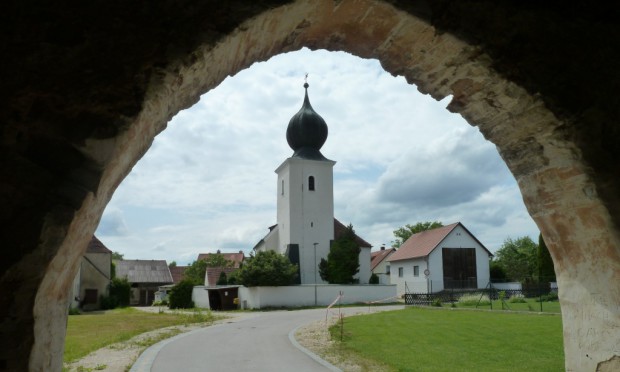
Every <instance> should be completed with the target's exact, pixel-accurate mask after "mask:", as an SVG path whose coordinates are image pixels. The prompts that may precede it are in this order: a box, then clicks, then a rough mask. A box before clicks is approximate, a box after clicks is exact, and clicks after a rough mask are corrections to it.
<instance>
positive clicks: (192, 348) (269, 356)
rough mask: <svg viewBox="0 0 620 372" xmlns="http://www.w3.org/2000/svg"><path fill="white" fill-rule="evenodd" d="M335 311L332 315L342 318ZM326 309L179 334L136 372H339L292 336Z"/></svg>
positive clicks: (254, 317)
mask: <svg viewBox="0 0 620 372" xmlns="http://www.w3.org/2000/svg"><path fill="white" fill-rule="evenodd" d="M402 308H403V306H398V305H396V306H382V307H372V308H368V307H354V308H342V309H341V311H342V312H343V313H344V314H345V315H353V314H356V313H368V312H377V311H385V310H396V309H402ZM337 311H338V309H335V310H334V309H332V310H331V311H330V314H329V316H337ZM325 316H326V310H325V309H312V310H296V311H270V312H251V313H241V315H240V316H239V317H235V318H233V319H231V320H230V321H228V322H226V323H222V324H217V325H214V326H210V327H206V328H201V329H198V330H195V331H192V332H188V333H184V334H180V335H178V336H175V337H173V338H171V339H168V340H165V341H162V342H160V343H158V344H155V345H153V346H151V347H150V348H148V349H147V350H145V351H144V353H142V355H141V356H140V358H138V360H137V361H136V363H134V365H133V367H132V368H131V372H146V371H153V372H181V371H183V372H185V371H218V372H223V371H295V372H310V371H330V370H331V371H337V370H338V369H337V368H336V367H334V366H332V365H330V364H329V363H327V362H325V361H323V360H321V359H320V358H318V357H317V356H315V355H313V354H312V353H307V351H304V350H303V348H300V347H299V345H297V344H296V342H294V341H291V340H290V339H289V334H290V333H291V332H292V331H293V330H294V329H296V328H298V327H299V326H302V325H305V324H308V323H311V322H314V321H317V320H321V319H325Z"/></svg>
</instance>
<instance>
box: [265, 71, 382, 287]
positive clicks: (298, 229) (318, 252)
mask: <svg viewBox="0 0 620 372" xmlns="http://www.w3.org/2000/svg"><path fill="white" fill-rule="evenodd" d="M304 88H306V93H305V98H304V102H303V105H302V107H301V109H300V110H299V112H297V113H296V114H295V115H294V116H293V117H292V118H291V120H290V122H289V124H288V128H287V130H286V140H287V142H288V144H289V146H290V147H291V149H293V155H292V156H291V157H290V158H288V159H286V160H284V162H283V163H282V164H281V165H280V166H279V167H278V168H277V169H276V171H275V172H276V174H277V190H278V191H277V224H276V225H274V226H271V227H270V228H269V233H267V235H266V236H265V237H264V238H263V239H261V240H260V241H259V242H258V244H256V246H255V247H254V250H255V251H257V252H258V251H263V250H275V251H277V252H278V253H281V254H284V255H286V256H287V257H288V258H289V259H290V260H291V262H292V263H294V264H297V265H298V267H299V278H298V279H299V283H298V284H317V283H319V284H324V282H323V280H321V277H320V275H319V273H318V265H319V263H320V262H321V259H322V258H325V259H327V255H328V253H329V249H330V245H331V242H332V241H333V240H334V239H335V238H336V237H338V231H337V230H338V229H340V228H341V227H344V226H343V225H342V224H341V223H340V222H338V221H337V220H336V219H335V218H334V185H333V183H334V182H333V179H334V176H333V167H334V165H335V164H336V162H335V161H333V160H329V159H327V158H325V157H324V156H323V154H321V151H320V149H321V147H322V146H323V144H324V143H325V141H326V140H327V124H326V123H325V120H323V118H322V117H321V116H320V115H319V114H317V113H316V112H315V111H314V109H313V108H312V106H311V105H310V100H309V99H308V84H307V83H306V84H304ZM357 241H358V242H359V244H360V248H361V252H360V255H359V263H360V267H359V272H358V274H357V279H358V280H359V283H360V284H367V283H368V280H369V279H370V249H371V246H370V244H368V243H367V242H366V241H364V240H363V239H361V238H359V237H358V239H357Z"/></svg>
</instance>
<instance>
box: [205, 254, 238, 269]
mask: <svg viewBox="0 0 620 372" xmlns="http://www.w3.org/2000/svg"><path fill="white" fill-rule="evenodd" d="M204 261H205V262H206V263H207V267H233V266H235V263H234V262H233V261H231V260H228V259H226V258H225V257H224V255H223V254H221V253H220V252H217V253H211V254H209V255H208V256H207V258H205V259H204Z"/></svg>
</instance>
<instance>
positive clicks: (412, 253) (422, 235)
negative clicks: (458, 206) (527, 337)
mask: <svg viewBox="0 0 620 372" xmlns="http://www.w3.org/2000/svg"><path fill="white" fill-rule="evenodd" d="M459 225H460V226H461V227H462V228H463V230H465V231H466V232H467V233H468V234H469V235H470V236H471V237H472V238H473V239H474V240H476V242H478V244H480V246H481V247H482V248H484V249H485V250H486V251H487V252H488V253H489V255H491V256H492V255H493V254H492V253H491V252H489V250H488V249H487V248H486V247H485V246H484V245H483V244H482V243H480V241H479V240H478V239H477V238H476V237H475V236H474V235H473V234H472V233H470V232H469V230H467V228H466V227H465V226H463V224H462V223H460V222H456V223H453V224H451V225H447V226H443V227H438V228H436V229H432V230H426V231H422V232H419V233H417V234H413V235H411V236H410V237H409V239H407V241H405V242H404V243H403V244H402V245H401V246H400V248H398V250H397V251H396V253H394V254H393V255H391V256H390V258H389V259H388V261H399V260H408V259H411V258H418V257H426V256H428V255H429V254H430V253H431V252H432V251H433V250H434V249H435V248H437V246H438V245H439V244H441V242H442V241H443V240H444V239H445V238H446V236H448V234H450V232H451V231H452V230H454V228H455V227H457V226H459Z"/></svg>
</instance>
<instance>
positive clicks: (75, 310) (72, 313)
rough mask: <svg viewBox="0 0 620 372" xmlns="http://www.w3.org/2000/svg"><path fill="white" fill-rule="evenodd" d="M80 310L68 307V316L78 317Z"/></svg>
mask: <svg viewBox="0 0 620 372" xmlns="http://www.w3.org/2000/svg"><path fill="white" fill-rule="evenodd" d="M80 314H81V313H80V309H78V308H77V307H73V306H71V307H69V315H80Z"/></svg>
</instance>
